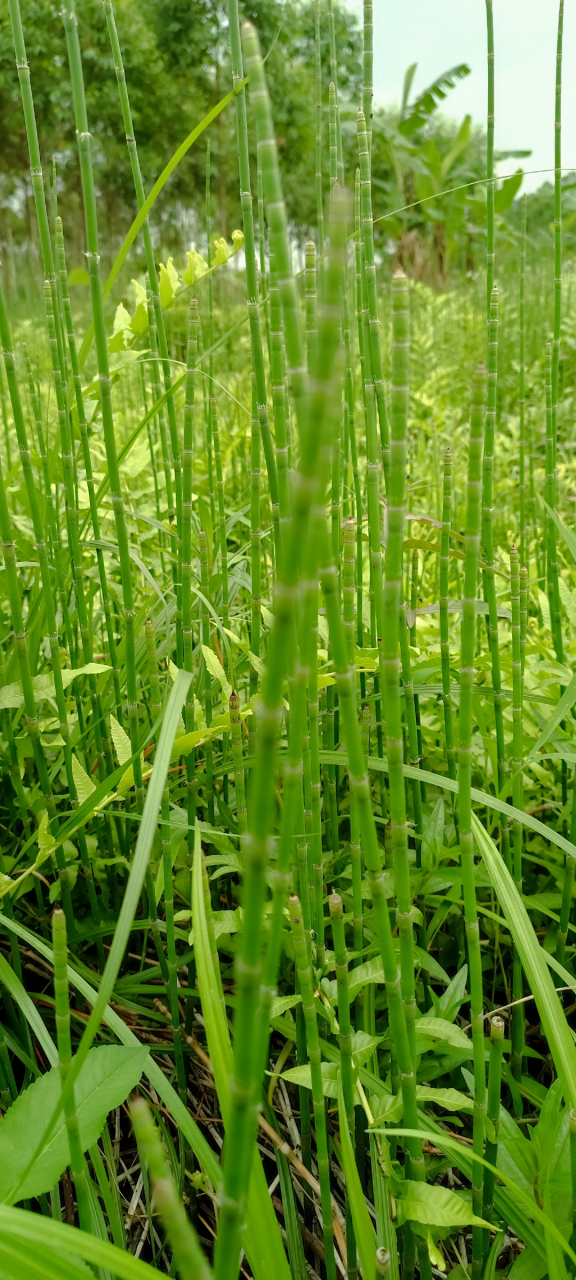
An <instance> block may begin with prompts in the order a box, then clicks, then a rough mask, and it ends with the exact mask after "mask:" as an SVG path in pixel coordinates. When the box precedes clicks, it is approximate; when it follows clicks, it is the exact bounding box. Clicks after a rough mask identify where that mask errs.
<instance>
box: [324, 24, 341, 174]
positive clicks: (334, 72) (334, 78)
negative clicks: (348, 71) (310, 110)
mask: <svg viewBox="0 0 576 1280" xmlns="http://www.w3.org/2000/svg"><path fill="white" fill-rule="evenodd" d="M328 41H329V45H330V80H331V86H330V87H331V88H332V87H333V89H334V119H335V128H336V174H335V177H336V178H337V180H338V182H339V183H340V186H341V187H343V186H344V156H343V152H342V129H341V126H340V103H339V100H338V59H337V54H336V30H335V26H334V3H333V0H328ZM332 185H333V183H332V182H331V183H330V186H332Z"/></svg>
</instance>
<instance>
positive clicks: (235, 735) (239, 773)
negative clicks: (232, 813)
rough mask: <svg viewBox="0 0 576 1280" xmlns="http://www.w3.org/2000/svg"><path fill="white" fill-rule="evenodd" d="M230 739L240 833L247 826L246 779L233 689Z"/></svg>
mask: <svg viewBox="0 0 576 1280" xmlns="http://www.w3.org/2000/svg"><path fill="white" fill-rule="evenodd" d="M230 741H231V744H232V759H233V761H234V787H235V790H236V821H237V823H238V829H239V831H240V835H242V834H243V833H244V831H245V830H246V826H247V814H246V784H245V780H244V760H243V755H242V721H241V719H240V699H239V697H238V694H237V693H236V692H235V691H234V689H233V690H232V693H231V694H230Z"/></svg>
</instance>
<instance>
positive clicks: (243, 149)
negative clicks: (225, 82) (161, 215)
mask: <svg viewBox="0 0 576 1280" xmlns="http://www.w3.org/2000/svg"><path fill="white" fill-rule="evenodd" d="M228 31H229V36H230V53H231V57H232V84H233V86H234V88H236V86H237V85H238V84H239V83H240V81H241V80H242V79H243V78H244V67H243V64H242V42H241V39H240V19H239V16H238V0H228ZM251 95H252V87H251ZM235 103H236V133H237V141H238V167H239V176H240V203H241V205H242V226H243V229H244V253H245V259H246V309H247V311H248V322H249V325H250V344H251V350H252V368H253V370H254V375H255V379H256V401H257V405H258V421H259V423H260V432H261V436H262V447H263V449H264V457H265V459H266V470H267V473H268V488H269V490H270V502H271V504H272V517H273V521H274V526H275V528H276V527H277V520H278V476H277V472H276V460H275V457H274V446H273V443H272V435H271V431H270V421H269V417H268V397H267V395H266V374H265V371H264V354H263V350H262V331H261V328H260V308H259V306H258V272H257V267H256V246H255V241H254V213H253V208H252V191H251V185H250V156H249V150H248V124H247V116H246V90H245V89H240V91H239V93H237V94H236V99H235ZM263 186H264V199H265V200H266V199H267V197H266V182H265V180H264V175H263ZM271 248H272V251H273V245H272V243H271ZM278 269H279V270H280V271H281V274H282V275H283V266H282V267H281V266H280V264H279V268H278Z"/></svg>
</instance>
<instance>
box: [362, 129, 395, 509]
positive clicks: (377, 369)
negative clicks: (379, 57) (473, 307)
mask: <svg viewBox="0 0 576 1280" xmlns="http://www.w3.org/2000/svg"><path fill="white" fill-rule="evenodd" d="M357 128H358V159H359V162H360V199H361V223H362V244H363V249H364V263H365V270H366V301H367V304H368V320H369V350H368V351H367V350H366V349H365V350H364V359H365V362H366V367H365V377H366V378H371V380H372V382H373V384H374V393H375V396H376V404H377V406H378V421H379V424H380V444H381V447H382V465H383V467H384V477H385V480H386V485H388V473H389V467H390V463H389V454H390V426H389V422H388V410H387V406H386V391H385V387H384V371H383V367H382V346H381V338H380V321H379V319H378V293H377V289H376V264H375V260H374V222H373V217H372V183H371V178H370V152H369V141H368V134H367V132H366V119H365V117H364V113H363V112H362V111H359V112H358V116H357Z"/></svg>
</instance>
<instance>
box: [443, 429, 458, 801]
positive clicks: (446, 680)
mask: <svg viewBox="0 0 576 1280" xmlns="http://www.w3.org/2000/svg"><path fill="white" fill-rule="evenodd" d="M451 524H452V454H451V452H450V450H449V449H447V450H446V453H445V455H444V488H443V500H442V536H441V543H440V654H441V662H442V705H443V709H444V733H445V735H446V759H447V762H448V777H449V778H455V777H456V749H455V746H454V728H453V720H452V695H451V692H450V685H451V679H450V637H449V623H448V568H449V564H450V527H451Z"/></svg>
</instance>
